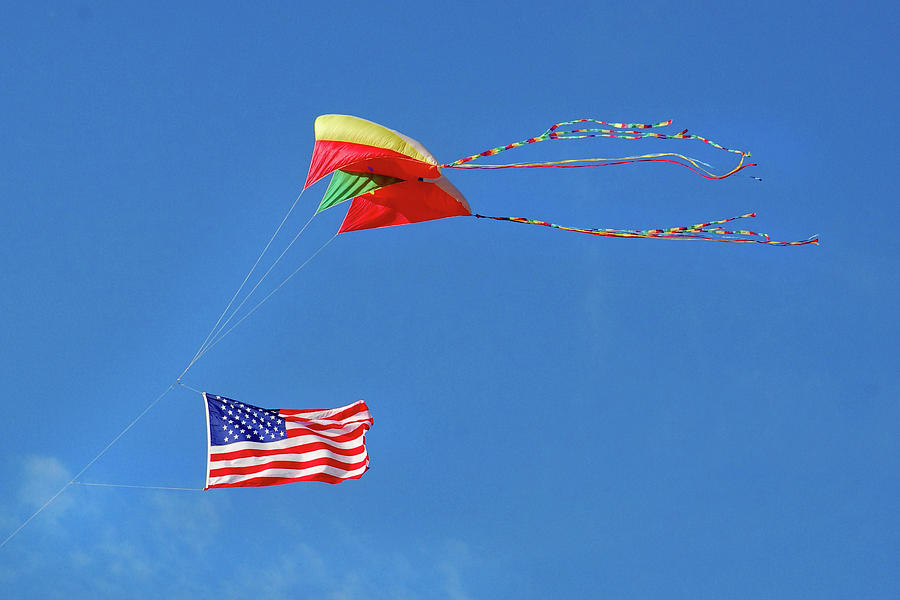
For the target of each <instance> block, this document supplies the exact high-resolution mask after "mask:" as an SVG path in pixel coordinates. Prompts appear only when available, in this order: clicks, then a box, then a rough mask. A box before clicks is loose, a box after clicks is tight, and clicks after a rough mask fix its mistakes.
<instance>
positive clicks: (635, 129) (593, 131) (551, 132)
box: [441, 119, 756, 179]
mask: <svg viewBox="0 0 900 600" xmlns="http://www.w3.org/2000/svg"><path fill="white" fill-rule="evenodd" d="M580 123H594V124H597V125H603V126H607V127H612V129H607V128H604V127H587V128H569V129H566V127H569V126H574V125H578V124H580ZM671 124H672V120H671V119H669V120H666V121H660V122H659V123H651V124H646V123H611V122H607V121H601V120H599V119H576V120H574V121H563V122H560V123H556V124H555V125H551V126H550V128H549V129H547V130H546V131H544V132H543V133H541V134H540V135H538V136H535V137H531V138H528V139H525V140H521V141H518V142H512V143H510V144H506V145H504V146H497V147H496V148H489V149H487V150H484V151H483V152H479V153H478V154H473V155H471V156H466V157H464V158H460V159H459V160H456V161H453V162H452V163H447V164H444V165H441V168H445V169H529V168H530V169H533V168H548V167H556V168H579V167H598V166H606V165H622V164H629V163H636V162H667V163H674V164H678V165H681V166H683V167H686V168H688V169H690V170H691V171H694V172H695V173H697V174H698V175H700V176H702V177H704V178H706V179H725V178H726V177H730V176H731V175H734V174H735V173H737V172H738V171H741V170H743V169H745V168H747V167H753V166H756V164H755V163H747V164H744V159H746V158H747V157H749V156H750V153H749V152H745V151H743V150H735V149H732V148H726V147H725V146H722V145H721V144H718V143H716V142H714V141H712V140H710V139H709V138H705V137H703V136H699V135H692V134H688V130H687V129H685V130H683V131H681V132H680V133H675V134H670V133H659V132H656V131H645V130H648V129H656V128H659V127H666V126H669V125H671ZM598 137H599V138H614V139H620V140H639V139H643V138H656V139H662V140H666V139H673V140H674V139H678V140H699V141H701V142H704V143H705V144H709V145H710V146H712V147H714V148H717V149H719V150H723V151H725V152H731V153H734V154H739V155H740V157H741V158H740V162H739V163H738V165H737V166H736V167H735V168H733V169H731V170H730V171H728V172H726V173H724V174H721V175H716V174H714V173H712V172H710V171H708V170H707V169H704V168H703V167H701V166H700V165H701V164H705V163H701V162H700V161H698V160H697V159H693V158H690V157H687V156H683V155H681V154H674V153H667V154H644V155H641V156H627V157H620V158H584V159H576V160H565V161H552V162H533V163H511V164H503V165H486V164H481V163H479V164H472V161H474V160H476V159H478V158H484V157H488V156H494V155H497V154H500V153H501V152H505V151H507V150H512V149H513V148H519V147H521V146H525V145H528V144H535V143H537V142H546V141H553V140H580V139H587V138H598ZM663 156H668V157H670V158H660V157H663Z"/></svg>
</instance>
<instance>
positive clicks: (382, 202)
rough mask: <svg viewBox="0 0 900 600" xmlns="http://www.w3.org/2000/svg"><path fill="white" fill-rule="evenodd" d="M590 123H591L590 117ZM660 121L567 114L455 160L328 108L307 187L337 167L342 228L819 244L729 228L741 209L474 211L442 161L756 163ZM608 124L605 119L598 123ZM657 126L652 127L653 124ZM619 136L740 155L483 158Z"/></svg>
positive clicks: (327, 200) (701, 170) (708, 175)
mask: <svg viewBox="0 0 900 600" xmlns="http://www.w3.org/2000/svg"><path fill="white" fill-rule="evenodd" d="M585 123H587V124H589V125H590V126H587V127H586V126H583V125H582V124H585ZM671 124H672V121H671V120H669V121H663V122H660V123H653V124H643V123H610V122H606V121H599V120H596V119H579V120H576V121H565V122H561V123H557V124H555V125H553V126H551V127H550V128H549V129H547V130H546V131H544V132H543V133H541V134H540V135H538V136H536V137H532V138H528V139H525V140H521V141H518V142H513V143H510V144H506V145H505V146H499V147H496V148H490V149H488V150H485V151H483V152H480V153H478V154H474V155H472V156H467V157H465V158H461V159H459V160H457V161H454V162H452V163H447V164H441V163H439V162H438V161H437V160H436V159H435V158H434V156H432V154H431V153H430V152H429V151H428V150H427V149H426V148H425V146H423V145H422V144H421V143H419V142H417V141H416V140H414V139H412V138H410V137H408V136H405V135H403V134H402V133H399V132H397V131H394V130H392V129H388V128H387V127H384V126H382V125H379V124H377V123H373V122H371V121H367V120H365V119H361V118H359V117H353V116H348V115H322V116H320V117H318V118H317V119H316V122H315V146H314V148H313V155H312V159H311V161H310V166H309V173H308V175H307V178H306V183H305V185H304V188H303V189H304V190H305V189H306V188H308V187H309V186H311V185H313V184H314V183H316V182H317V181H319V180H320V179H322V178H323V177H325V176H327V175H329V174H331V181H330V182H329V184H328V188H327V189H326V191H325V195H324V197H323V198H322V201H321V202H320V204H319V207H318V209H317V211H316V214H318V213H319V212H322V211H324V210H326V209H328V208H331V207H333V206H336V205H338V204H341V203H343V202H346V201H348V200H352V202H351V204H350V208H349V209H348V211H347V214H346V216H345V217H344V221H343V223H342V224H341V226H340V229H339V230H338V233H346V232H349V231H359V230H364V229H374V228H380V227H392V226H395V225H404V224H410V223H420V222H424V221H431V220H435V219H444V218H448V217H463V216H474V217H477V218H482V219H493V220H498V221H510V222H514V223H526V224H531V225H542V226H544V227H552V228H555V229H560V230H564V231H572V232H578V233H586V234H590V235H596V236H601V237H615V238H648V239H670V240H705V241H718V242H743V243H748V242H750V243H761V244H770V245H777V246H798V245H805V244H818V237H817V236H813V237H810V238H809V239H807V240H802V241H796V242H779V241H775V240H772V239H771V238H770V237H769V236H768V235H766V234H764V233H758V232H754V231H749V230H745V229H734V230H730V229H725V228H723V227H721V226H722V225H724V224H726V223H729V222H732V221H735V220H738V219H745V218H750V217H755V216H756V213H747V214H744V215H740V216H737V217H731V218H728V219H721V220H717V221H709V222H706V223H698V224H695V225H688V226H682V227H670V228H665V229H643V230H638V229H607V228H603V229H601V228H596V229H586V228H578V227H567V226H563V225H556V224H553V223H548V222H545V221H539V220H535V219H525V218H522V217H494V216H486V215H481V214H478V213H473V212H472V209H471V208H470V206H469V203H468V201H467V200H466V199H465V197H464V196H463V195H462V193H461V192H460V191H459V190H458V189H457V188H456V187H455V186H454V185H453V184H452V183H450V181H449V180H448V179H447V178H446V177H445V176H444V175H443V173H442V172H441V171H442V169H484V170H492V169H512V168H517V169H533V168H563V169H566V168H581V167H600V166H612V165H622V164H630V163H644V162H663V163H671V164H676V165H680V166H682V167H685V168H687V169H690V170H691V171H693V172H694V173H696V174H698V175H700V176H701V177H703V178H705V179H711V180H719V179H725V178H726V177H730V176H731V175H733V174H735V173H737V172H739V171H741V170H743V169H745V168H747V167H752V166H756V165H755V163H747V162H745V159H747V158H748V157H749V156H750V153H749V152H744V151H742V150H734V149H730V148H726V147H724V146H721V145H719V144H717V143H715V142H713V141H712V140H709V139H707V138H705V137H701V136H698V135H691V134H688V132H687V130H686V129H685V130H684V131H681V132H680V133H676V134H670V133H660V132H658V131H655V130H656V129H658V128H661V127H666V126H668V125H671ZM598 125H599V126H600V127H597V126H598ZM651 130H652V131H651ZM599 137H605V138H615V139H623V140H639V139H643V138H656V139H680V140H698V141H701V142H703V143H706V144H709V145H710V146H712V147H714V148H717V149H719V150H722V151H725V152H730V153H734V154H737V155H739V156H740V162H739V163H738V165H737V166H735V167H734V168H733V169H731V170H730V171H728V172H726V173H723V174H719V175H717V174H714V173H712V172H711V171H709V169H708V168H707V167H709V165H707V164H706V163H703V162H701V161H699V160H697V159H695V158H690V157H688V156H684V155H681V154H676V153H671V152H669V153H660V154H645V155H640V156H626V157H621V158H585V159H575V160H560V161H553V162H541V163H510V164H484V163H478V162H475V161H476V160H477V159H479V158H484V157H489V156H494V155H496V154H499V153H501V152H504V151H507V150H511V149H513V148H518V147H521V146H525V145H527V144H534V143H538V142H545V141H555V140H577V139H587V138H599Z"/></svg>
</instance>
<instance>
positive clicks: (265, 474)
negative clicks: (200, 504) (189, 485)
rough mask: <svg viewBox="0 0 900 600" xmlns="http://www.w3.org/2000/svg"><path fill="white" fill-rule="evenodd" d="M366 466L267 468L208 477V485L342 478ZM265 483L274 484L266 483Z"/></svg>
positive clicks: (361, 471) (364, 468) (362, 471)
mask: <svg viewBox="0 0 900 600" xmlns="http://www.w3.org/2000/svg"><path fill="white" fill-rule="evenodd" d="M368 468H369V467H368V465H364V466H361V467H360V468H358V469H354V470H352V471H346V470H344V469H337V468H335V467H332V466H329V465H319V466H316V467H310V468H309V469H304V470H302V471H297V470H294V469H269V470H266V471H261V472H259V473H256V474H250V475H222V476H218V477H214V478H210V482H209V486H208V487H217V486H220V485H221V484H223V483H224V484H228V483H238V482H242V481H254V480H263V479H273V478H279V479H283V480H284V481H282V483H288V482H289V481H291V480H295V479H300V480H302V479H304V478H308V477H311V476H313V477H314V476H317V475H328V476H329V477H333V478H342V477H343V476H344V475H347V474H354V475H355V474H356V473H359V474H362V473H364V472H365V471H366V470H367V469H368ZM352 479H356V477H352ZM334 483H338V482H334ZM243 485H256V484H252V483H251V484H246V483H245V484H243ZM265 485H275V484H273V483H268V484H265Z"/></svg>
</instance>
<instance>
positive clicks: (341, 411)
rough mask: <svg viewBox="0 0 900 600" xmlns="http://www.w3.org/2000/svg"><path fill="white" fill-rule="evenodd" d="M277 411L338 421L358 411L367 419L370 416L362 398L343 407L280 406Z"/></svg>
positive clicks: (296, 415) (285, 415) (286, 414)
mask: <svg viewBox="0 0 900 600" xmlns="http://www.w3.org/2000/svg"><path fill="white" fill-rule="evenodd" d="M278 412H279V414H281V416H283V417H303V418H305V419H316V420H329V421H340V420H341V419H346V418H348V417H351V416H353V415H355V414H358V413H364V414H365V416H366V418H368V419H371V418H372V417H371V415H369V407H368V406H366V403H365V402H363V401H362V400H360V401H359V402H354V403H353V404H348V405H347V406H344V407H343V408H304V409H296V408H282V409H280V410H279V411H278Z"/></svg>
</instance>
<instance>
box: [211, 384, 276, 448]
mask: <svg viewBox="0 0 900 600" xmlns="http://www.w3.org/2000/svg"><path fill="white" fill-rule="evenodd" d="M206 404H207V407H208V410H209V442H210V444H211V445H213V446H224V445H226V444H233V443H234V442H277V441H278V440H283V439H284V438H285V437H287V432H286V430H285V424H284V419H283V418H281V417H279V416H278V409H271V408H260V407H258V406H253V405H252V404H244V403H243V402H238V401H237V400H232V399H231V398H225V397H223V396H213V395H212V394H206Z"/></svg>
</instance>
